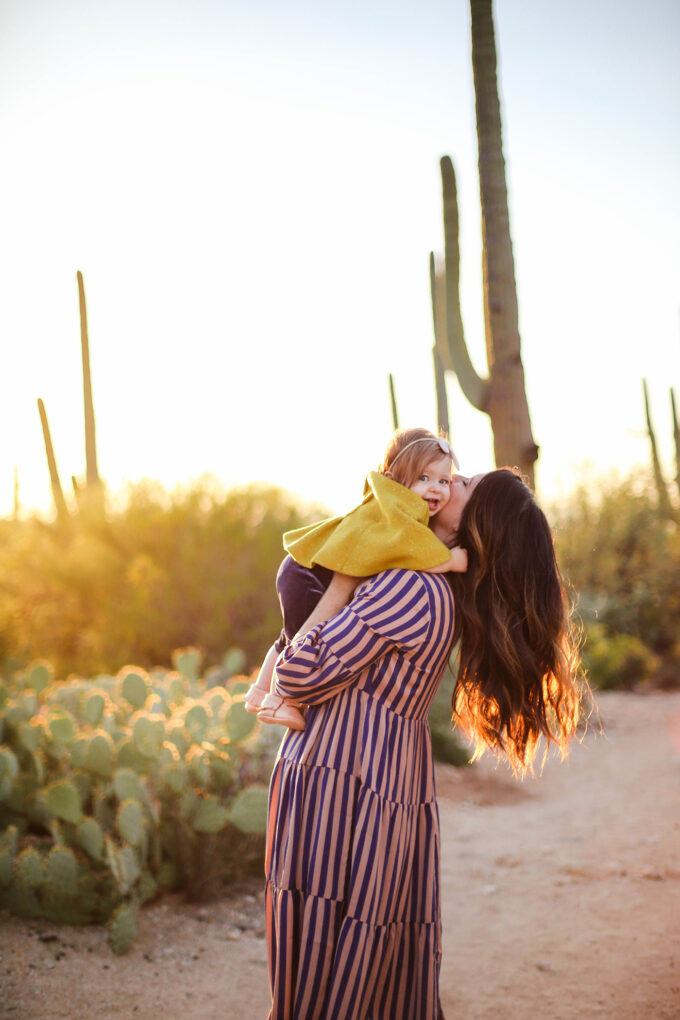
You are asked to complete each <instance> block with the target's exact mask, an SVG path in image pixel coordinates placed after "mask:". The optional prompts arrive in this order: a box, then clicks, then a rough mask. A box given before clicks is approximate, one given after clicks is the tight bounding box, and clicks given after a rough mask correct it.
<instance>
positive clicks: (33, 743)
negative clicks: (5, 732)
mask: <svg viewBox="0 0 680 1020" xmlns="http://www.w3.org/2000/svg"><path fill="white" fill-rule="evenodd" d="M41 733H42V730H41V728H40V726H36V725H34V724H33V723H30V722H20V723H19V728H18V733H17V735H18V737H19V743H20V744H21V746H22V747H23V749H24V750H25V751H31V752H33V751H37V750H38V748H39V747H40V735H41Z"/></svg>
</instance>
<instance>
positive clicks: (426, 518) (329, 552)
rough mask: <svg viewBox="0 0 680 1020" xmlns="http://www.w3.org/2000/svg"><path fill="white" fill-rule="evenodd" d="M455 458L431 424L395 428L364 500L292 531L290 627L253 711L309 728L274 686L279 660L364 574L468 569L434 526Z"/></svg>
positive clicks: (255, 687) (285, 571)
mask: <svg viewBox="0 0 680 1020" xmlns="http://www.w3.org/2000/svg"><path fill="white" fill-rule="evenodd" d="M453 464H455V465H456V467H458V463H457V461H456V459H455V456H454V453H453V450H452V449H451V447H450V445H449V443H448V442H447V440H446V439H442V438H439V437H437V436H435V435H433V433H431V432H428V431H427V429H406V430H403V431H399V432H396V433H395V434H394V436H393V437H392V439H391V440H390V443H389V444H388V447H387V450H386V452H385V457H384V459H383V462H382V464H381V465H380V468H379V470H378V471H372V472H370V474H369V475H368V478H367V479H366V485H365V488H364V499H363V501H362V502H361V504H360V505H359V506H358V507H355V509H354V510H352V511H350V513H348V514H347V515H346V516H344V517H333V518H328V519H327V520H324V521H321V522H319V523H318V524H313V525H310V526H308V527H305V528H299V529H298V530H297V531H289V532H286V534H285V535H284V537H283V544H284V548H285V549H286V551H287V552H288V554H289V555H288V556H287V557H286V559H285V560H284V561H283V563H282V565H281V567H280V569H279V573H278V576H277V579H276V584H277V590H278V593H279V599H280V602H281V610H282V614H283V622H284V631H283V633H282V635H281V637H280V638H279V640H278V641H277V642H276V644H274V645H272V647H271V648H270V649H269V652H268V653H267V656H266V657H265V660H264V662H263V664H262V667H261V669H260V672H259V674H258V677H257V680H256V681H255V683H254V684H252V685H251V687H250V689H249V690H248V692H247V694H246V695H245V703H246V709H247V711H249V712H257V715H258V718H259V719H260V720H261V721H262V722H266V723H283V724H284V725H286V726H289V727H291V728H292V729H298V730H300V729H304V727H305V719H304V715H303V714H302V712H301V711H300V709H299V708H298V707H297V705H296V704H295V703H294V702H292V701H290V700H287V699H285V698H282V697H281V696H280V695H278V694H276V693H275V692H274V691H273V690H271V686H272V677H273V673H274V665H275V663H276V659H277V658H278V656H279V654H280V652H281V651H282V650H283V647H285V644H286V643H287V642H288V641H289V640H291V639H292V638H293V637H294V636H295V634H296V633H306V632H307V631H308V630H309V629H310V628H311V627H312V626H314V625H315V624H316V623H318V622H320V621H322V620H327V619H330V618H331V617H332V616H335V615H336V613H338V612H340V610H341V609H343V608H344V606H345V605H347V603H348V602H349V600H350V599H351V597H352V594H353V592H354V589H355V588H356V586H357V585H358V583H359V582H360V580H361V579H362V578H365V577H370V576H372V575H373V574H377V573H378V572H379V571H381V570H390V569H392V568H396V567H400V568H402V569H407V570H425V571H428V572H430V573H445V572H446V571H449V570H452V571H456V572H463V571H465V570H467V553H466V552H465V550H464V549H460V548H453V549H448V548H447V547H446V546H445V545H444V543H443V542H441V541H440V540H439V539H438V538H437V537H436V535H435V534H434V532H433V531H432V530H430V528H429V527H428V524H429V522H430V521H432V520H433V518H435V516H436V514H438V513H439V511H440V510H441V509H442V508H443V507H444V506H446V504H447V503H448V501H449V497H450V484H451V471H452V466H453ZM293 620H294V621H295V622H294V624H293V623H292V621H293Z"/></svg>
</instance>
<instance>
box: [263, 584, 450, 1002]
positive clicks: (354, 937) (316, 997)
mask: <svg viewBox="0 0 680 1020" xmlns="http://www.w3.org/2000/svg"><path fill="white" fill-rule="evenodd" d="M452 631H453V600H452V598H451V593H450V589H449V587H448V584H447V582H446V581H445V580H444V579H443V578H442V577H440V576H439V575H427V574H417V573H414V572H410V571H402V570H394V571H386V572H385V573H383V574H381V575H378V577H377V578H374V579H372V580H371V581H369V582H368V583H366V584H364V585H362V587H361V588H360V589H359V591H358V593H357V597H356V598H355V599H354V600H353V602H352V604H351V606H350V607H348V608H347V609H346V610H344V611H343V612H342V613H341V614H339V615H338V616H337V617H336V618H335V619H334V620H332V621H330V622H329V623H327V624H326V625H324V626H319V627H317V628H315V629H314V630H313V631H312V632H311V633H310V634H309V635H307V636H306V637H305V638H304V639H303V640H299V641H298V642H296V643H294V644H293V645H292V646H290V647H289V649H287V651H286V652H285V653H284V655H283V656H282V657H281V659H280V660H279V662H278V663H277V671H276V682H277V689H278V690H279V692H280V693H282V694H285V695H287V696H291V697H294V698H296V699H297V700H298V701H299V702H300V703H302V704H306V705H308V706H309V708H308V709H307V716H306V719H307V723H306V729H305V730H303V731H292V730H289V731H288V732H287V734H286V736H285V737H284V739H283V741H282V743H281V747H280V749H279V755H278V757H277V761H276V764H275V766H274V770H273V773H272V778H271V783H270V794H269V824H268V834H267V852H266V861H265V871H266V877H267V882H266V896H265V906H266V915H267V947H268V953H269V971H270V981H271V987H272V1010H271V1013H270V1020H321V1018H324V1020H403V1018H405V1017H408V1018H409V1020H411V1018H412V1020H436V1018H437V1015H438V1008H439V965H440V960H441V917H440V893H439V852H440V851H439V814H438V811H437V804H436V800H435V785H434V769H433V763H432V751H431V744H430V734H429V727H428V724H427V714H428V712H429V708H430V705H431V703H432V699H433V698H434V695H435V693H436V690H437V687H438V685H439V682H440V679H441V675H442V672H443V669H444V667H445V665H446V662H447V659H448V655H449V651H450V645H451V637H452Z"/></svg>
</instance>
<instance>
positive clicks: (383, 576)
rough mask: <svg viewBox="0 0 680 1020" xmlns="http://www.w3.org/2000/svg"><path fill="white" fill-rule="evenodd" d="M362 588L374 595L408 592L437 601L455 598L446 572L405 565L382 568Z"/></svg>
mask: <svg viewBox="0 0 680 1020" xmlns="http://www.w3.org/2000/svg"><path fill="white" fill-rule="evenodd" d="M361 588H362V589H364V588H365V589H366V590H367V592H370V594H371V595H372V596H373V597H377V596H378V595H383V594H384V595H386V596H387V595H394V594H397V593H400V592H401V593H406V592H408V593H409V594H414V595H416V594H417V595H421V596H425V595H426V596H427V597H428V598H429V599H430V600H431V601H432V600H434V601H435V602H441V601H443V600H445V601H447V602H449V601H452V600H453V593H452V591H451V586H450V584H449V582H448V581H447V580H446V577H445V575H444V574H428V573H426V572H425V571H422V570H406V569H405V568H403V567H395V568H393V569H391V570H381V571H380V573H379V574H375V575H374V576H373V577H371V578H369V579H368V581H367V582H365V583H364V584H362V586H361Z"/></svg>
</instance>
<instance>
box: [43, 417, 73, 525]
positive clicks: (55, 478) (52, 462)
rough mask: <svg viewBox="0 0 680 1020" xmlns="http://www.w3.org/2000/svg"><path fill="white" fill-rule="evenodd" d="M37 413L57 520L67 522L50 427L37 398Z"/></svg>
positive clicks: (67, 514)
mask: <svg viewBox="0 0 680 1020" xmlns="http://www.w3.org/2000/svg"><path fill="white" fill-rule="evenodd" d="M38 413H39V414H40V423H41V425H42V431H43V438H44V440H45V452H46V454H47V467H48V470H49V472H50V484H51V486H52V498H53V499H54V505H55V507H56V510H57V518H58V520H60V521H65V520H68V517H69V512H68V508H67V506H66V500H65V499H64V493H63V490H62V488H61V482H60V481H59V472H58V471H57V461H56V458H55V456H54V447H53V446H52V437H51V435H50V427H49V425H48V424H47V413H46V411H45V404H44V403H43V401H42V400H41V399H40V397H38Z"/></svg>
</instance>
